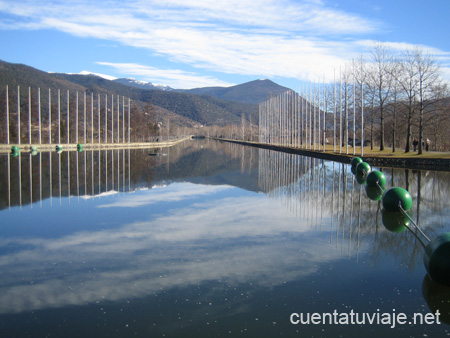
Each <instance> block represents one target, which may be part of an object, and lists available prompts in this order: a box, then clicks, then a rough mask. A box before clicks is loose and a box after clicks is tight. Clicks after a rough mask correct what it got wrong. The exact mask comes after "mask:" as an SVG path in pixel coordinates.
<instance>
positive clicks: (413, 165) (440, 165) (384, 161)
mask: <svg viewBox="0 0 450 338" xmlns="http://www.w3.org/2000/svg"><path fill="white" fill-rule="evenodd" d="M214 139H215V140H219V141H224V142H232V143H237V144H242V145H247V146H252V147H257V148H262V149H270V150H276V151H281V152H285V153H290V154H299V155H304V156H310V157H315V158H321V159H325V160H330V161H336V162H341V163H348V164H349V163H350V162H351V160H352V158H353V157H355V156H358V157H359V155H355V156H354V155H346V154H336V153H334V152H330V151H325V152H324V151H314V150H307V149H299V148H292V147H286V146H280V145H272V144H263V143H257V142H248V141H239V140H230V139H221V138H214ZM361 158H362V159H363V160H364V161H365V162H367V163H369V164H370V165H371V166H376V167H394V168H407V169H417V170H439V171H450V159H448V158H430V157H419V156H418V157H394V156H390V157H381V156H362V157H361Z"/></svg>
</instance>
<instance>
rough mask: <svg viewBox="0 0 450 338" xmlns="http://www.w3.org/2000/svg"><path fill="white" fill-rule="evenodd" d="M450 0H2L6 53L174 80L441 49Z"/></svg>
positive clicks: (326, 68)
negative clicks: (374, 51) (384, 49)
mask: <svg viewBox="0 0 450 338" xmlns="http://www.w3.org/2000/svg"><path fill="white" fill-rule="evenodd" d="M449 13H450V1H448V0H429V1H411V0H377V1H373V0H342V1H337V0H329V1H328V0H257V1H256V0H227V1H217V0H133V1H124V0H106V1H104V0H97V1H91V0H89V1H87V0H77V1H70V0H64V1H59V0H46V1H40V0H14V1H11V0H8V1H3V0H0V44H1V46H2V48H1V49H0V59H1V60H4V61H7V62H12V63H24V64H27V65H30V66H32V67H35V68H38V69H41V70H44V71H49V72H64V73H79V72H82V71H88V72H93V73H99V74H107V75H110V76H113V77H133V78H136V79H138V80H142V81H150V82H153V83H158V84H166V85H169V86H171V87H173V88H186V89H187V88H195V87H206V86H230V85H233V84H240V83H244V82H247V81H252V80H255V79H265V78H268V79H271V80H273V81H275V82H277V83H279V84H281V85H284V86H287V87H290V88H292V89H297V88H298V86H299V85H300V82H302V81H315V80H321V79H323V78H325V79H327V80H332V77H333V73H334V70H335V69H338V68H339V67H340V66H344V64H345V63H349V62H351V60H352V59H353V58H359V57H360V56H361V55H368V52H369V51H370V48H371V46H373V44H374V43H376V42H377V41H381V42H384V43H386V44H388V45H389V46H391V47H393V48H394V49H399V50H403V49H405V48H413V47H414V46H416V45H419V46H420V47H422V48H424V50H425V51H426V52H427V53H430V54H433V55H435V56H436V58H437V60H438V62H439V63H441V65H442V67H443V74H444V76H445V77H446V78H447V79H450V39H449V37H448V33H449V32H450V24H449V23H448V15H449Z"/></svg>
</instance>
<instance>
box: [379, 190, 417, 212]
mask: <svg viewBox="0 0 450 338" xmlns="http://www.w3.org/2000/svg"><path fill="white" fill-rule="evenodd" d="M382 201H383V208H384V209H386V210H387V211H400V205H401V207H402V209H403V210H405V211H408V210H409V209H411V207H412V197H411V194H410V193H409V192H408V190H406V189H403V188H399V187H393V188H390V189H388V190H386V191H385V192H384V194H383V197H382Z"/></svg>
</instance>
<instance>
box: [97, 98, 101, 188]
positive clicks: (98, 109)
mask: <svg viewBox="0 0 450 338" xmlns="http://www.w3.org/2000/svg"><path fill="white" fill-rule="evenodd" d="M97 115H98V116H97V117H98V125H97V128H98V144H100V135H101V133H100V130H101V129H100V125H101V121H100V94H98V96H97ZM99 156H100V153H99ZM98 163H100V160H99V161H98ZM99 170H100V169H99ZM99 182H100V181H99ZM98 192H99V193H100V183H99V191H98Z"/></svg>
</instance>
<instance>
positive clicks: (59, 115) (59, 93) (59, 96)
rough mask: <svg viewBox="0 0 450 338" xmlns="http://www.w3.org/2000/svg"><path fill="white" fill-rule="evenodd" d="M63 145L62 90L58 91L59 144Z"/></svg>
mask: <svg viewBox="0 0 450 338" xmlns="http://www.w3.org/2000/svg"><path fill="white" fill-rule="evenodd" d="M60 143H61V90H60V89H58V144H60Z"/></svg>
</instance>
